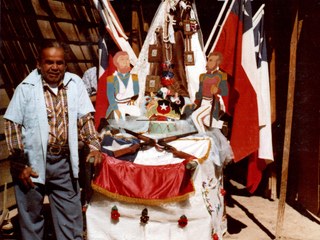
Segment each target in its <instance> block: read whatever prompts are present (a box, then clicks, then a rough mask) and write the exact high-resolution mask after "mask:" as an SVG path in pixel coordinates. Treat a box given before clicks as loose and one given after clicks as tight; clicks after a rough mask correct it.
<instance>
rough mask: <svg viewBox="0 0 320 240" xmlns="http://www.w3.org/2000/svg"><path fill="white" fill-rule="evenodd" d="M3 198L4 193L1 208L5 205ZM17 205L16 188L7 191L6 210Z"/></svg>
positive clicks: (0, 203)
mask: <svg viewBox="0 0 320 240" xmlns="http://www.w3.org/2000/svg"><path fill="white" fill-rule="evenodd" d="M3 196H4V191H3V192H0V206H2V205H3ZM16 204H17V202H16V197H15V195H14V187H11V188H8V190H7V202H6V208H11V207H13V206H15V205H16Z"/></svg>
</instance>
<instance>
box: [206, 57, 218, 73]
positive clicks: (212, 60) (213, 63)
mask: <svg viewBox="0 0 320 240" xmlns="http://www.w3.org/2000/svg"><path fill="white" fill-rule="evenodd" d="M218 59H219V56H215V55H213V56H211V57H209V59H208V62H207V65H206V69H207V71H209V72H211V71H214V70H216V69H217V67H218V63H217V60H218Z"/></svg>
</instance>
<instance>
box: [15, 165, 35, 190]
mask: <svg viewBox="0 0 320 240" xmlns="http://www.w3.org/2000/svg"><path fill="white" fill-rule="evenodd" d="M30 176H32V177H34V178H37V177H39V174H38V173H36V172H34V171H33V170H32V168H30V167H27V166H26V167H25V169H23V170H22V171H21V173H20V174H19V175H18V176H17V177H18V179H19V181H20V183H21V184H22V185H23V186H24V187H25V188H26V189H30V188H34V184H33V182H32V180H31V178H30Z"/></svg>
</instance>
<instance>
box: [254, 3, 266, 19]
mask: <svg viewBox="0 0 320 240" xmlns="http://www.w3.org/2000/svg"><path fill="white" fill-rule="evenodd" d="M264 7H265V4H262V5H261V7H260V8H259V10H258V11H257V12H256V13H255V14H254V16H253V18H252V22H254V21H255V20H256V18H257V17H258V16H259V14H260V12H261V11H262V10H263V9H264Z"/></svg>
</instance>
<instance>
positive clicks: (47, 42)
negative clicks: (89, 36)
mask: <svg viewBox="0 0 320 240" xmlns="http://www.w3.org/2000/svg"><path fill="white" fill-rule="evenodd" d="M52 47H55V48H62V49H63V51H64V55H65V56H66V54H67V52H68V50H67V46H66V44H65V43H63V42H61V41H58V40H51V39H47V40H42V41H41V44H40V45H39V46H38V52H39V56H38V61H41V60H42V58H43V55H42V52H43V50H44V49H46V48H52Z"/></svg>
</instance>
